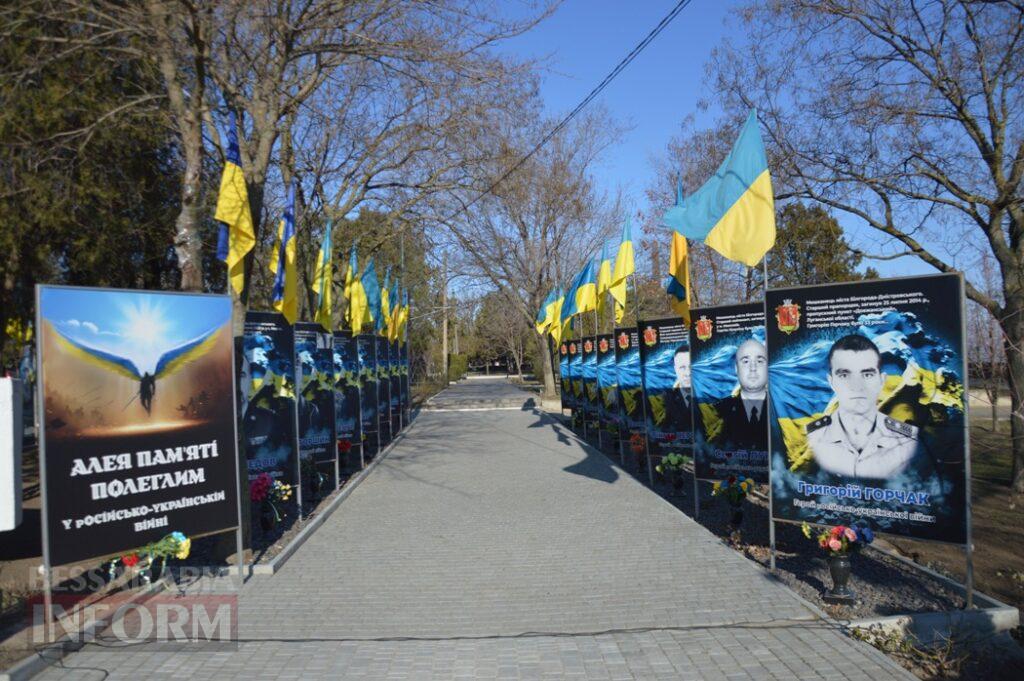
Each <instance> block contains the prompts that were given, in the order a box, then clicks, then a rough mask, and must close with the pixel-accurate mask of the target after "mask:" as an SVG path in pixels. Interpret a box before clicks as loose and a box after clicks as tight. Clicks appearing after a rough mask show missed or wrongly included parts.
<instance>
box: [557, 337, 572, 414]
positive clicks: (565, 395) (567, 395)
mask: <svg viewBox="0 0 1024 681" xmlns="http://www.w3.org/2000/svg"><path fill="white" fill-rule="evenodd" d="M558 395H559V397H560V398H561V401H562V411H565V410H566V409H572V393H571V390H570V388H569V343H568V342H566V341H562V342H561V343H559V344H558Z"/></svg>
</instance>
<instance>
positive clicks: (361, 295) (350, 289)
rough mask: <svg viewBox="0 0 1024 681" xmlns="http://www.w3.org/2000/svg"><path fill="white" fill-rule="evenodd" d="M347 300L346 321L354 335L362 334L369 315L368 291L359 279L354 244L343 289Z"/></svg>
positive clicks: (357, 258)
mask: <svg viewBox="0 0 1024 681" xmlns="http://www.w3.org/2000/svg"><path fill="white" fill-rule="evenodd" d="M342 292H343V293H344V295H345V300H347V301H348V309H347V310H346V311H345V319H346V320H347V321H348V325H349V328H350V329H352V335H358V334H359V333H362V330H363V322H364V320H365V319H366V315H367V311H366V310H367V304H366V291H364V290H363V282H362V280H361V279H360V278H359V257H358V255H357V254H356V246H355V244H352V253H351V255H349V259H348V271H346V272H345V288H344V289H342Z"/></svg>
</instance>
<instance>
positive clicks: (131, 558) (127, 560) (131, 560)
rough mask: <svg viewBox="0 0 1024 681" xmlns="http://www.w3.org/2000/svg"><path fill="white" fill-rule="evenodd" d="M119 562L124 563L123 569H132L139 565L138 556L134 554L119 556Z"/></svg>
mask: <svg viewBox="0 0 1024 681" xmlns="http://www.w3.org/2000/svg"><path fill="white" fill-rule="evenodd" d="M121 562H122V563H124V566H125V567H134V566H136V565H138V564H139V556H138V554H135V553H129V554H128V555H127V556H121Z"/></svg>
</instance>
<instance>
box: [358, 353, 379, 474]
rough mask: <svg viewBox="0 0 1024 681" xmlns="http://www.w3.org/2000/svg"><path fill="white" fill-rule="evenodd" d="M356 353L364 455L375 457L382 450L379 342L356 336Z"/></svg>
mask: <svg viewBox="0 0 1024 681" xmlns="http://www.w3.org/2000/svg"><path fill="white" fill-rule="evenodd" d="M356 351H357V353H358V355H359V384H360V385H361V386H362V390H361V391H360V394H359V398H360V399H359V404H360V408H361V416H360V419H361V421H362V423H361V426H362V432H363V453H364V454H365V455H366V456H367V457H370V456H373V454H375V453H376V452H377V451H378V449H379V448H380V439H379V436H378V431H377V425H378V423H377V421H378V419H377V410H378V407H379V406H380V405H379V402H380V398H379V397H378V396H377V388H378V386H377V341H376V337H375V336H371V335H369V334H360V335H358V336H356Z"/></svg>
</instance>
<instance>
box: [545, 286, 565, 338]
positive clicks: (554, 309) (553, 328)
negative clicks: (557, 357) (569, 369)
mask: <svg viewBox="0 0 1024 681" xmlns="http://www.w3.org/2000/svg"><path fill="white" fill-rule="evenodd" d="M563 305H565V293H564V292H563V291H562V289H561V288H559V289H558V297H557V298H556V299H555V302H554V303H552V304H551V324H550V325H549V326H548V333H549V334H550V335H551V337H552V338H554V339H555V343H556V344H557V343H561V342H562V334H563V333H565V327H566V325H567V324H568V322H563V321H562V306H563Z"/></svg>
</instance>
